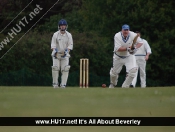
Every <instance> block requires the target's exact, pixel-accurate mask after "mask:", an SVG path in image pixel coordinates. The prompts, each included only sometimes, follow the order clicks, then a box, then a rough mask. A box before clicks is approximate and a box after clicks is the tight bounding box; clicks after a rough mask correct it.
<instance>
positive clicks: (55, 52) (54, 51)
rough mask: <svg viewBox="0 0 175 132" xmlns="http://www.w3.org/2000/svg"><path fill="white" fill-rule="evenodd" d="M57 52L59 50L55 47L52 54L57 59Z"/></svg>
mask: <svg viewBox="0 0 175 132" xmlns="http://www.w3.org/2000/svg"><path fill="white" fill-rule="evenodd" d="M57 52H58V50H57V48H56V49H53V51H52V54H51V56H52V57H55V59H56V58H57V56H56V54H57Z"/></svg>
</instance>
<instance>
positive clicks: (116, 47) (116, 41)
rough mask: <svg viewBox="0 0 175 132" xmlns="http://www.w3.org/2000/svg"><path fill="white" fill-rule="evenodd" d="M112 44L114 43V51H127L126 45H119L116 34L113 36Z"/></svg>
mask: <svg viewBox="0 0 175 132" xmlns="http://www.w3.org/2000/svg"><path fill="white" fill-rule="evenodd" d="M114 45H115V47H114V51H115V52H116V51H118V52H123V51H127V50H128V49H127V47H125V46H121V44H120V42H119V40H118V38H117V37H116V36H114Z"/></svg>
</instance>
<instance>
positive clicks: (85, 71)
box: [80, 58, 89, 88]
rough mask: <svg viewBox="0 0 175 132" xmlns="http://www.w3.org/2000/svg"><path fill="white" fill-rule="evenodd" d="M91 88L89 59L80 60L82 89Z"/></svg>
mask: <svg viewBox="0 0 175 132" xmlns="http://www.w3.org/2000/svg"><path fill="white" fill-rule="evenodd" d="M82 87H83V88H88V87H89V59H87V58H82V59H80V88H82Z"/></svg>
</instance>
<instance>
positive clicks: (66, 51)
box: [61, 49, 69, 58]
mask: <svg viewBox="0 0 175 132" xmlns="http://www.w3.org/2000/svg"><path fill="white" fill-rule="evenodd" d="M68 53H69V49H65V51H64V55H63V56H61V57H63V58H64V57H65V56H66V55H67V54H68Z"/></svg>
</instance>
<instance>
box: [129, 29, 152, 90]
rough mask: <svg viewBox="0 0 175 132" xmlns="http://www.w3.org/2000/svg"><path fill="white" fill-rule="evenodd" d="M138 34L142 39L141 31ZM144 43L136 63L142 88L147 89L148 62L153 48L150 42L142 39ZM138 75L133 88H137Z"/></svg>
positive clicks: (133, 82)
mask: <svg viewBox="0 0 175 132" xmlns="http://www.w3.org/2000/svg"><path fill="white" fill-rule="evenodd" d="M136 33H137V34H138V35H139V36H140V37H141V33H140V32H139V31H136ZM142 41H143V45H142V46H141V47H140V48H139V49H138V51H137V52H136V53H135V57H136V62H137V65H138V68H139V69H138V70H139V72H140V83H141V88H145V87H146V61H147V60H148V59H149V55H150V54H151V53H152V52H151V48H150V45H149V44H148V42H147V41H146V40H145V39H142ZM137 74H138V73H137ZM137 74H136V76H135V77H134V79H133V81H132V83H131V87H135V85H136V82H137Z"/></svg>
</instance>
